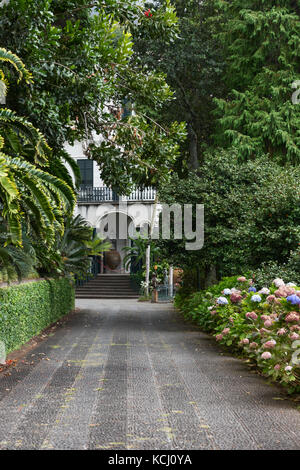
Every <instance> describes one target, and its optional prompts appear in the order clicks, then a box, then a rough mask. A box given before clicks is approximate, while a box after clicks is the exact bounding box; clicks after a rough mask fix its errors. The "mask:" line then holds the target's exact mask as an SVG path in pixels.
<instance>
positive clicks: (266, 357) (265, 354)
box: [261, 351, 272, 359]
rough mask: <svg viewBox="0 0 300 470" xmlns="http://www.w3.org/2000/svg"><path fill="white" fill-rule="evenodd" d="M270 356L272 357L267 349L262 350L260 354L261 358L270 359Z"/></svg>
mask: <svg viewBox="0 0 300 470" xmlns="http://www.w3.org/2000/svg"><path fill="white" fill-rule="evenodd" d="M271 357H272V354H271V353H270V352H268V351H265V352H263V353H262V355H261V358H262V359H271Z"/></svg>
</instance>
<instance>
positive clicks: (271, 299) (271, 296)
mask: <svg viewBox="0 0 300 470" xmlns="http://www.w3.org/2000/svg"><path fill="white" fill-rule="evenodd" d="M274 300H275V295H268V297H267V302H269V304H271V303H272V302H274Z"/></svg>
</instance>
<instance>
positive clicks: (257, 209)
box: [160, 151, 300, 277]
mask: <svg viewBox="0 0 300 470" xmlns="http://www.w3.org/2000/svg"><path fill="white" fill-rule="evenodd" d="M299 171H300V170H299V167H296V168H295V167H292V166H289V165H287V166H286V167H284V168H282V167H281V166H279V165H278V164H276V163H274V162H271V161H270V160H268V159H267V158H260V159H259V158H257V159H256V160H255V161H249V162H239V161H238V160H237V158H236V154H235V153H233V152H230V153H229V152H224V151H223V152H219V153H217V152H215V153H213V154H212V155H209V154H207V156H206V159H205V162H204V164H203V165H202V167H201V169H200V170H199V175H198V176H195V175H193V174H191V176H190V178H189V179H188V180H186V179H184V180H180V179H179V178H178V177H175V176H174V178H173V181H172V183H171V184H170V185H167V186H165V187H164V188H163V189H162V190H161V191H160V201H161V202H166V203H167V204H173V203H174V202H176V203H179V204H204V209H205V234H204V235H205V239H204V248H203V250H200V251H194V252H193V251H191V252H188V251H186V250H185V248H184V244H185V240H183V241H181V240H166V241H164V240H162V241H161V247H162V248H163V249H164V250H165V256H166V257H169V258H170V261H172V262H173V264H174V265H178V264H179V265H180V266H188V267H189V268H190V267H193V266H199V267H201V268H208V267H209V266H211V265H216V267H217V269H218V274H219V276H220V277H221V276H222V275H232V274H234V273H235V272H237V271H238V270H240V269H242V270H243V271H248V270H249V269H256V268H258V267H259V266H260V265H261V263H262V261H265V262H268V261H277V262H278V263H280V264H283V263H286V262H287V260H288V258H289V256H290V252H291V251H292V250H295V249H296V248H297V247H298V243H299V240H300V231H299V227H300V204H299V202H300V191H299V183H298V180H299V176H300V173H299Z"/></svg>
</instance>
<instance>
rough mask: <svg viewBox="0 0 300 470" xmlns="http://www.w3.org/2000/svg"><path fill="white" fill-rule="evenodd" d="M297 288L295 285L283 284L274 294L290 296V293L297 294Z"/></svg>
mask: <svg viewBox="0 0 300 470" xmlns="http://www.w3.org/2000/svg"><path fill="white" fill-rule="evenodd" d="M295 292H296V291H295V289H294V288H293V287H288V286H281V287H279V289H277V290H276V291H275V292H274V294H275V296H276V297H288V296H289V295H293V294H295Z"/></svg>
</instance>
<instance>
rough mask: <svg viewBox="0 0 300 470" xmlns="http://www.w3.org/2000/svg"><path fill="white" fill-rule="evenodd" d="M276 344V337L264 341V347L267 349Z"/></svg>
mask: <svg viewBox="0 0 300 470" xmlns="http://www.w3.org/2000/svg"><path fill="white" fill-rule="evenodd" d="M275 346H276V341H275V340H274V339H270V341H266V342H265V343H264V348H265V349H273V348H275Z"/></svg>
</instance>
